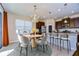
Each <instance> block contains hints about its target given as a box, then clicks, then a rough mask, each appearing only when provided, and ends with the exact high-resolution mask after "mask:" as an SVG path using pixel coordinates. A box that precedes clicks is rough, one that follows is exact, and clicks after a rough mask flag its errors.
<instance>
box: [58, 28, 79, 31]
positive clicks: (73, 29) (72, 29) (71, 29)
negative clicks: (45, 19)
mask: <svg viewBox="0 0 79 59" xmlns="http://www.w3.org/2000/svg"><path fill="white" fill-rule="evenodd" d="M65 30H67V31H70V32H79V28H64V29H59V32H62V31H65Z"/></svg>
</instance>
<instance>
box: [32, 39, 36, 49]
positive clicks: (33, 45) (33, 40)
mask: <svg viewBox="0 0 79 59" xmlns="http://www.w3.org/2000/svg"><path fill="white" fill-rule="evenodd" d="M32 48H36V42H35V38H32Z"/></svg>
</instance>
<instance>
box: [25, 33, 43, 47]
mask: <svg viewBox="0 0 79 59" xmlns="http://www.w3.org/2000/svg"><path fill="white" fill-rule="evenodd" d="M23 36H25V37H27V38H29V39H31V42H32V48H36V46H37V44H36V39H37V38H40V37H42V36H43V35H42V34H23Z"/></svg>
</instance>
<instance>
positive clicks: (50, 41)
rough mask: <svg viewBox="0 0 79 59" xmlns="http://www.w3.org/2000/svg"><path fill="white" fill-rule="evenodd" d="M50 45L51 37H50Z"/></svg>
mask: <svg viewBox="0 0 79 59" xmlns="http://www.w3.org/2000/svg"><path fill="white" fill-rule="evenodd" d="M50 45H51V37H50Z"/></svg>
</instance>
